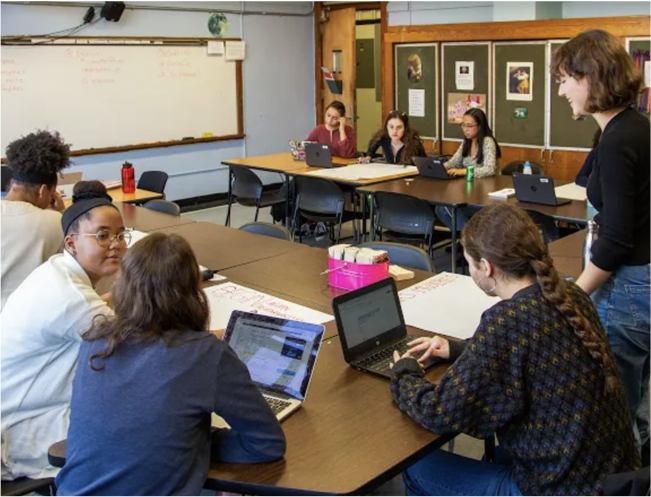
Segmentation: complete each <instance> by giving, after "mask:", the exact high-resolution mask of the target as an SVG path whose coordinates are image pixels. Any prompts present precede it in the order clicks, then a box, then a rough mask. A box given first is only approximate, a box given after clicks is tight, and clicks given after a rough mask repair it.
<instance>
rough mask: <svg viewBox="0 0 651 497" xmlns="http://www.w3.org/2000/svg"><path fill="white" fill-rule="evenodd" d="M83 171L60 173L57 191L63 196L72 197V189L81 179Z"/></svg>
mask: <svg viewBox="0 0 651 497" xmlns="http://www.w3.org/2000/svg"><path fill="white" fill-rule="evenodd" d="M82 174H83V173H61V176H60V177H59V180H58V181H57V191H58V192H59V193H60V194H61V196H62V197H63V198H72V190H73V189H74V187H75V185H76V184H77V183H79V182H80V181H81V176H82Z"/></svg>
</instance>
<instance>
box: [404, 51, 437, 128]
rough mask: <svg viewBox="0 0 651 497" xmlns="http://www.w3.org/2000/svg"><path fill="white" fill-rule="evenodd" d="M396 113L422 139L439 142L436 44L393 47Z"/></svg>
mask: <svg viewBox="0 0 651 497" xmlns="http://www.w3.org/2000/svg"><path fill="white" fill-rule="evenodd" d="M394 60H395V69H394V70H395V78H396V81H395V88H396V107H395V108H396V109H397V110H399V111H401V112H406V113H407V114H408V115H409V123H410V124H411V126H414V127H415V128H416V129H417V130H418V133H419V135H420V137H421V138H427V139H431V140H438V137H439V130H438V121H439V116H438V102H437V100H438V99H437V95H438V43H416V44H405V45H396V48H395V57H394Z"/></svg>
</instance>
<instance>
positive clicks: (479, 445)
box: [182, 205, 484, 495]
mask: <svg viewBox="0 0 651 497" xmlns="http://www.w3.org/2000/svg"><path fill="white" fill-rule="evenodd" d="M226 210H227V208H226V206H220V207H212V208H210V209H204V210H199V211H192V212H187V213H184V214H182V216H184V217H187V218H190V219H194V220H195V221H198V222H207V223H216V224H221V225H223V224H224V222H225V220H226ZM254 214H255V209H253V208H250V207H243V206H241V205H233V207H232V211H231V227H233V228H239V227H240V226H242V225H243V224H246V223H250V222H252V221H253V216H254ZM258 221H261V222H267V223H270V222H272V219H271V215H270V214H269V209H264V210H261V211H260V214H259V217H258ZM349 224H350V223H349ZM352 235H353V230H352V228H351V227H350V226H344V227H343V228H342V241H344V242H349V241H351V240H352ZM303 242H304V243H306V244H308V245H311V246H319V247H327V246H328V243H329V241H328V240H327V239H325V240H323V241H319V242H317V241H315V240H314V238H312V237H310V238H307V237H305V238H304V239H303ZM434 264H435V267H436V270H437V271H438V272H441V271H449V270H450V254H449V253H448V252H446V250H445V249H444V248H441V249H439V250H436V251H435V252H434ZM454 453H455V454H459V455H462V456H466V457H470V458H473V459H481V457H482V456H483V454H484V442H483V441H482V440H477V439H476V438H472V437H469V436H466V435H459V436H458V437H456V439H455V440H454ZM370 495H405V488H404V485H403V484H402V479H401V478H400V477H396V478H394V479H393V480H391V481H389V482H387V483H386V484H384V485H382V486H381V487H379V488H378V489H376V490H375V491H374V492H372V493H371V494H370Z"/></svg>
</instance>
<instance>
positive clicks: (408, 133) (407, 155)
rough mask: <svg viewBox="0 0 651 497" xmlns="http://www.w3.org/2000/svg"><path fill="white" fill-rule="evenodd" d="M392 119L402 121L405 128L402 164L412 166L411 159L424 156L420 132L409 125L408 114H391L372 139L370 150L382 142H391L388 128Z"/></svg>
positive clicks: (395, 111) (395, 112)
mask: <svg viewBox="0 0 651 497" xmlns="http://www.w3.org/2000/svg"><path fill="white" fill-rule="evenodd" d="M391 119H400V120H401V121H402V124H404V126H405V132H404V134H403V135H402V143H403V144H404V145H403V147H404V148H403V150H402V154H401V155H400V164H403V165H407V164H412V160H411V158H412V157H414V156H416V155H420V154H422V152H421V153H419V150H420V147H422V144H421V142H420V137H419V136H418V131H416V128H414V127H412V126H410V125H409V116H408V115H407V113H406V112H400V111H397V110H393V111H391V112H389V114H388V115H387V117H386V119H385V120H384V126H382V128H381V129H378V130H377V131H376V132H375V135H373V138H371V141H370V142H369V143H368V148H371V147H373V146H375V145H376V144H377V143H380V142H381V141H382V140H389V141H390V140H391V137H390V136H389V132H388V131H387V126H388V125H389V121H390V120H391Z"/></svg>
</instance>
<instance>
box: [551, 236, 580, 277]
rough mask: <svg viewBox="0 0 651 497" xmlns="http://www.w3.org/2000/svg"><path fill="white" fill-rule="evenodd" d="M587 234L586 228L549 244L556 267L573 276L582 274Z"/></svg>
mask: <svg viewBox="0 0 651 497" xmlns="http://www.w3.org/2000/svg"><path fill="white" fill-rule="evenodd" d="M585 235H586V230H581V231H577V232H576V233H572V234H571V235H568V236H565V237H563V238H560V239H558V240H556V241H554V242H552V243H550V244H549V246H548V248H549V255H550V256H551V257H552V259H553V260H554V267H555V268H556V269H558V270H559V271H561V272H562V273H565V274H567V275H568V276H572V277H573V278H578V277H579V276H580V275H581V273H582V272H583V241H584V240H585Z"/></svg>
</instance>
